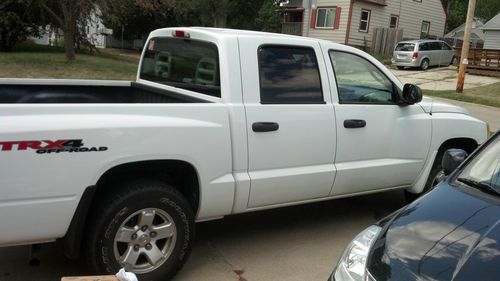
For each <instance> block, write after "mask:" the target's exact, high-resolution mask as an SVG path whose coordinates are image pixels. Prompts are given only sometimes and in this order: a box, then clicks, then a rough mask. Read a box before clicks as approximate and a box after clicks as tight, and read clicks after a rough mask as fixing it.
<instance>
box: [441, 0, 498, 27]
mask: <svg viewBox="0 0 500 281" xmlns="http://www.w3.org/2000/svg"><path fill="white" fill-rule="evenodd" d="M445 4H446V5H447V6H448V22H447V28H446V29H447V31H450V30H453V29H454V28H456V27H458V26H460V25H461V24H463V23H464V22H465V19H466V17H467V8H468V5H469V1H465V0H445ZM499 12H500V5H499V3H498V0H477V2H476V11H475V13H474V14H475V17H477V18H480V19H481V20H483V21H484V22H485V23H486V22H487V21H489V20H490V19H491V18H493V17H494V16H495V15H496V14H498V13H499Z"/></svg>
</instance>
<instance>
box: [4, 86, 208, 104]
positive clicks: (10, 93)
mask: <svg viewBox="0 0 500 281" xmlns="http://www.w3.org/2000/svg"><path fill="white" fill-rule="evenodd" d="M31 82H32V83H26V84H19V83H17V84H16V83H15V80H14V82H12V83H9V82H4V83H0V103H2V104H5V103H195V102H198V103H200V102H207V101H205V100H202V99H197V98H193V97H190V96H186V95H182V94H179V93H176V92H173V91H168V90H164V89H158V88H155V87H152V86H148V85H144V84H139V83H136V82H128V81H99V82H95V83H94V84H92V82H93V81H89V80H81V81H78V83H74V82H73V83H72V81H63V82H62V81H57V80H47V81H43V80H40V82H39V83H37V81H36V80H32V81H31Z"/></svg>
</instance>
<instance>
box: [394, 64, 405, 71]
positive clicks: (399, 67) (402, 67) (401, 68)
mask: <svg viewBox="0 0 500 281" xmlns="http://www.w3.org/2000/svg"><path fill="white" fill-rule="evenodd" d="M396 67H397V68H398V69H399V70H403V69H405V67H404V66H400V65H398V66H396Z"/></svg>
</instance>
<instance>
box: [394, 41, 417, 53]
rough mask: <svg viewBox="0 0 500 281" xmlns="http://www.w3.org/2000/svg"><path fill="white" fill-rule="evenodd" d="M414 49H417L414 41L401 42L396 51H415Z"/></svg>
mask: <svg viewBox="0 0 500 281" xmlns="http://www.w3.org/2000/svg"><path fill="white" fill-rule="evenodd" d="M414 49H415V44H413V43H399V44H398V45H397V46H396V51H402V52H413V50H414Z"/></svg>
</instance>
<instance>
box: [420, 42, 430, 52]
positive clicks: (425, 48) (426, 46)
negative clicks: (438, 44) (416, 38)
mask: <svg viewBox="0 0 500 281" xmlns="http://www.w3.org/2000/svg"><path fill="white" fill-rule="evenodd" d="M430 49H431V46H430V45H429V43H420V45H418V50H419V51H430Z"/></svg>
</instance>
